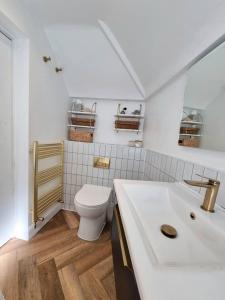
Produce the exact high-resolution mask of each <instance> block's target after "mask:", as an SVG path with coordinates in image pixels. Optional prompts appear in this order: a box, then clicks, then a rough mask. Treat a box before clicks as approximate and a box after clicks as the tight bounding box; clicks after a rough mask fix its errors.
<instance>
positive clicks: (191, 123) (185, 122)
mask: <svg viewBox="0 0 225 300" xmlns="http://www.w3.org/2000/svg"><path fill="white" fill-rule="evenodd" d="M181 124H189V125H203V123H202V122H196V121H181Z"/></svg>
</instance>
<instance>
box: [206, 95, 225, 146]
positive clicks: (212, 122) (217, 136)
mask: <svg viewBox="0 0 225 300" xmlns="http://www.w3.org/2000/svg"><path fill="white" fill-rule="evenodd" d="M224 114H225V90H224V89H223V90H222V92H221V93H220V95H219V96H218V97H217V98H216V99H214V101H211V103H210V104H209V105H208V106H207V107H206V109H205V110H204V126H203V132H202V134H203V136H202V138H201V147H203V148H205V149H212V150H213V149H219V150H221V151H225V138H224V125H225V119H224Z"/></svg>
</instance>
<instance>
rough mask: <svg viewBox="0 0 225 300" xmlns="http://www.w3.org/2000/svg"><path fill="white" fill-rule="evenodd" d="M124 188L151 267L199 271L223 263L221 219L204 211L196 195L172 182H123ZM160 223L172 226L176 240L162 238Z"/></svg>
mask: <svg viewBox="0 0 225 300" xmlns="http://www.w3.org/2000/svg"><path fill="white" fill-rule="evenodd" d="M123 188H124V191H125V193H126V194H127V196H128V199H129V200H130V201H129V202H130V205H131V210H132V213H133V215H134V217H135V218H136V221H137V225H138V228H139V230H140V234H141V236H142V238H143V242H144V244H145V246H146V248H147V250H148V253H149V256H150V258H151V260H152V263H153V264H154V265H158V266H165V267H166V266H168V267H198V266H201V268H202V267H204V266H205V267H207V266H211V267H212V266H215V267H218V266H221V263H222V264H224V263H225V235H224V232H223V231H222V230H221V227H219V226H218V225H219V224H218V223H220V222H218V221H219V220H220V217H221V216H220V215H218V212H216V213H214V214H211V213H207V212H205V211H203V210H202V209H201V208H200V203H201V199H200V197H198V196H197V195H195V193H193V192H190V191H189V190H188V189H187V188H185V186H184V185H181V184H174V183H157V182H152V183H148V184H144V183H142V184H141V183H140V184H133V183H124V184H123ZM191 213H192V218H191V216H190V215H191ZM193 214H194V215H195V219H194V220H193ZM216 220H217V222H216ZM163 224H168V225H171V226H173V227H174V228H175V229H176V231H177V237H176V238H174V239H170V238H168V237H166V236H165V235H163V234H162V232H161V230H160V228H161V225H163Z"/></svg>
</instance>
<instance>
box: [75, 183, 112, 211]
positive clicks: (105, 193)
mask: <svg viewBox="0 0 225 300" xmlns="http://www.w3.org/2000/svg"><path fill="white" fill-rule="evenodd" d="M110 192H111V188H108V187H104V186H97V185H92V184H84V185H83V187H82V188H81V190H80V191H79V192H78V193H77V194H76V196H75V202H76V203H77V204H79V205H81V206H84V207H88V208H95V207H96V208H97V207H101V206H105V205H106V203H107V202H108V200H109V196H110Z"/></svg>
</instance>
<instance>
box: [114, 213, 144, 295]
mask: <svg viewBox="0 0 225 300" xmlns="http://www.w3.org/2000/svg"><path fill="white" fill-rule="evenodd" d="M116 210H117V211H116V212H115V211H114V216H113V221H112V251H113V263H114V273H115V283H116V294H117V300H125V299H127V300H139V299H140V296H139V292H138V288H137V284H136V280H135V276H134V273H133V270H132V264H131V261H130V257H129V253H128V247H127V244H126V239H125V234H124V231H123V228H122V223H121V219H120V216H119V210H118V207H117V208H116ZM116 214H117V216H116ZM118 217H119V220H118ZM121 235H122V236H121ZM121 238H122V239H123V241H122V243H123V245H122V249H121ZM124 251H125V252H126V253H124ZM124 256H125V257H124Z"/></svg>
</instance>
